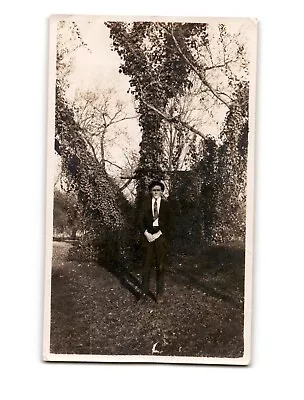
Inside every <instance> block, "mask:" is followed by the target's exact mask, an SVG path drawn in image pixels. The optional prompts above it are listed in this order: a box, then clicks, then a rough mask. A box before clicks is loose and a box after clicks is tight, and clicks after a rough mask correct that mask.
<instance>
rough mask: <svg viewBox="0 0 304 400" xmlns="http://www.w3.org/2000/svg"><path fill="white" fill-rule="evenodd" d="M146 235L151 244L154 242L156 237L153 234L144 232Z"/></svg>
mask: <svg viewBox="0 0 304 400" xmlns="http://www.w3.org/2000/svg"><path fill="white" fill-rule="evenodd" d="M144 235H145V237H146V239H147V240H148V242H149V243H151V242H154V240H155V239H154V235H152V234H151V233H149V232H148V231H145V232H144Z"/></svg>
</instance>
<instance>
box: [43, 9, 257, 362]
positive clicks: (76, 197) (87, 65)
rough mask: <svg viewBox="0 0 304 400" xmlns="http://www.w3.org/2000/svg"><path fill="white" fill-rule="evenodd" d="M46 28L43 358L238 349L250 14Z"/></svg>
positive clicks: (249, 146) (253, 41) (58, 23)
mask: <svg viewBox="0 0 304 400" xmlns="http://www.w3.org/2000/svg"><path fill="white" fill-rule="evenodd" d="M49 32H50V33H49V86H48V150H47V151H48V157H47V194H46V201H47V207H46V262H45V300H44V310H45V313H44V338H43V359H44V360H46V361H96V362H144V363H147V362H153V363H183V364H187V363H188V364H234V365H248V364H249V363H250V360H251V313H252V254H253V211H254V210H253V204H254V201H253V200H254V193H253V183H254V170H253V169H254V136H255V93H256V57H257V56H256V53H257V22H256V20H255V19H245V18H168V17H165V18H161V17H157V18H156V17H153V18H148V17H132V18H131V17H122V16H120V17H113V16H73V15H63V16H57V15H56V16H52V17H51V18H50V31H49Z"/></svg>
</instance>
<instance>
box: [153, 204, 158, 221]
mask: <svg viewBox="0 0 304 400" xmlns="http://www.w3.org/2000/svg"><path fill="white" fill-rule="evenodd" d="M157 218H158V211H157V200H156V199H155V201H154V206H153V221H155V220H156V219H157Z"/></svg>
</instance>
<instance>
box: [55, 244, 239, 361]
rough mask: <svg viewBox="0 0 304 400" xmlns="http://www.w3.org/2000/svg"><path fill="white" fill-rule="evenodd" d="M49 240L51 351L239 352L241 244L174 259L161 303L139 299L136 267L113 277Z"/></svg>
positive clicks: (236, 354)
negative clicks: (73, 257)
mask: <svg viewBox="0 0 304 400" xmlns="http://www.w3.org/2000/svg"><path fill="white" fill-rule="evenodd" d="M70 246H71V244H68V243H65V242H54V251H53V269H52V301H51V352H52V353H60V354H99V355H152V354H154V355H162V356H166V355H169V356H204V357H241V356H242V355H243V317H244V314H243V306H244V304H243V303H244V293H243V292H244V248H243V247H242V246H239V245H229V246H225V247H224V246H222V247H216V248H215V247H214V248H210V249H209V250H208V251H205V252H204V254H203V255H201V256H200V257H182V256H180V257H179V258H176V259H174V260H173V261H172V263H171V266H170V268H169V270H168V271H167V272H166V275H165V299H164V304H162V305H159V304H156V303H155V302H153V300H152V299H151V301H149V302H148V303H147V304H141V305H140V304H138V303H137V299H136V297H135V295H134V293H135V292H136V285H135V283H136V280H137V279H139V277H140V269H139V265H136V266H134V267H133V268H131V270H129V274H128V275H126V276H125V278H124V279H123V280H122V279H117V277H116V276H115V275H114V274H112V273H111V272H110V271H108V270H107V269H105V268H103V267H101V266H98V265H97V264H95V263H93V262H87V263H83V262H82V263H79V262H76V261H68V259H67V253H68V250H69V247H70Z"/></svg>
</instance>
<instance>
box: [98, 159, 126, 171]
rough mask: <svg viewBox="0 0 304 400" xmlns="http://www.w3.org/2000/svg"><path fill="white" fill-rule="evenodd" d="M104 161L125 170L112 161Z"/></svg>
mask: <svg viewBox="0 0 304 400" xmlns="http://www.w3.org/2000/svg"><path fill="white" fill-rule="evenodd" d="M103 161H104V162H107V163H109V164H111V165H114V167H116V168H119V169H123V168H122V167H120V166H119V165H117V164H115V163H113V162H112V161H110V160H103Z"/></svg>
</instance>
